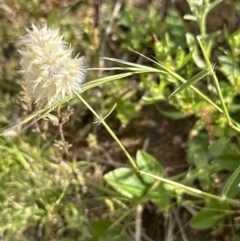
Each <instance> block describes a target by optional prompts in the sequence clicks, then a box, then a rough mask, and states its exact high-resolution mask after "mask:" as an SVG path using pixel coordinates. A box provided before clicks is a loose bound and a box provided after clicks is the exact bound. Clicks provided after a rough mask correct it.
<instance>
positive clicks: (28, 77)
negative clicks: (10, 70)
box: [19, 25, 86, 106]
mask: <svg viewBox="0 0 240 241" xmlns="http://www.w3.org/2000/svg"><path fill="white" fill-rule="evenodd" d="M27 32H28V33H27V34H26V35H25V36H21V37H20V43H21V45H23V46H24V47H23V49H22V50H20V51H19V52H20V54H21V60H20V65H21V71H20V72H21V73H22V74H23V75H24V78H25V82H26V86H27V90H28V93H29V94H30V95H31V96H32V97H33V98H34V99H35V102H43V103H46V104H47V105H49V106H50V105H52V104H54V103H55V102H57V101H59V100H61V99H63V98H64V97H65V96H66V95H68V94H72V93H73V91H74V90H79V89H80V87H81V84H82V82H83V80H84V77H85V72H86V64H85V60H84V57H81V58H77V57H75V58H72V50H71V49H69V47H68V45H67V43H66V42H64V40H63V36H61V35H60V34H59V29H57V30H56V29H51V28H47V25H44V26H43V27H42V28H37V27H36V26H35V25H32V30H30V29H27Z"/></svg>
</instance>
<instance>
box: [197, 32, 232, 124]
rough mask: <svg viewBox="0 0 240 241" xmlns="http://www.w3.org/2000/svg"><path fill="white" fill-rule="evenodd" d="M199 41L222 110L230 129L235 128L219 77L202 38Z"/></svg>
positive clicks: (198, 37) (198, 38)
mask: <svg viewBox="0 0 240 241" xmlns="http://www.w3.org/2000/svg"><path fill="white" fill-rule="evenodd" d="M197 40H198V43H199V45H200V47H201V49H202V53H203V56H204V58H205V61H206V63H207V66H208V68H209V71H210V73H211V74H212V76H213V81H214V84H215V87H216V89H217V93H218V96H219V99H220V102H221V106H222V109H223V113H224V115H225V117H226V119H227V123H228V125H229V126H230V127H233V123H232V121H231V118H230V116H229V113H228V110H227V107H226V105H225V103H224V100H223V96H222V91H221V88H220V85H219V82H218V79H217V76H216V74H215V72H214V69H213V66H212V64H211V63H210V60H209V58H208V56H207V53H206V51H205V48H204V47H203V44H202V42H201V39H200V36H197Z"/></svg>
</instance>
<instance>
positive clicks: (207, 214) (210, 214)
mask: <svg viewBox="0 0 240 241" xmlns="http://www.w3.org/2000/svg"><path fill="white" fill-rule="evenodd" d="M224 216H225V214H224V213H220V212H217V211H211V210H202V211H200V212H198V213H197V214H196V215H195V216H194V217H193V218H192V219H191V221H190V226H191V227H193V228H196V229H208V228H212V227H213V226H215V225H216V223H217V222H218V221H219V220H220V219H222V218H223V217H224Z"/></svg>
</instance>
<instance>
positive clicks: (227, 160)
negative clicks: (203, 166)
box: [213, 154, 240, 171]
mask: <svg viewBox="0 0 240 241" xmlns="http://www.w3.org/2000/svg"><path fill="white" fill-rule="evenodd" d="M213 163H214V164H217V171H223V170H227V171H235V170H236V169H237V168H238V166H239V165H240V155H238V154H224V155H221V156H218V157H217V158H215V159H214V161H213Z"/></svg>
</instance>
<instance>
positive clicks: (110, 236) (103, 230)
mask: <svg viewBox="0 0 240 241" xmlns="http://www.w3.org/2000/svg"><path fill="white" fill-rule="evenodd" d="M111 225H112V222H111V221H110V220H98V221H93V222H91V223H90V225H89V230H90V233H91V235H92V236H93V237H92V238H91V239H88V241H99V240H104V241H113V240H114V241H128V239H127V238H126V237H124V236H123V235H122V234H121V231H119V230H117V229H109V228H110V227H111Z"/></svg>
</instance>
